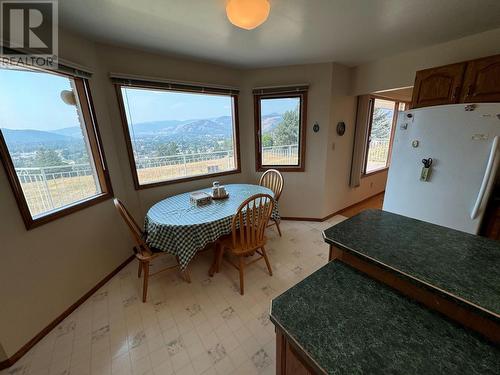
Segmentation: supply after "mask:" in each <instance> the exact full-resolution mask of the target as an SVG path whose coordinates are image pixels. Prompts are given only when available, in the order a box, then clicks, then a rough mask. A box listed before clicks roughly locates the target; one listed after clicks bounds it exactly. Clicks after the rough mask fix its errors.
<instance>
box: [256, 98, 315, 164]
mask: <svg viewBox="0 0 500 375" xmlns="http://www.w3.org/2000/svg"><path fill="white" fill-rule="evenodd" d="M289 98H300V114H299V118H300V124H299V142H298V144H299V151H298V156H299V161H298V164H297V165H262V153H261V150H262V144H261V121H260V120H261V100H262V99H289ZM254 127H255V170H256V171H257V172H265V171H267V170H268V169H276V170H278V171H280V172H304V171H305V166H306V134H307V90H305V91H301V92H296V93H295V92H293V91H291V92H278V93H262V94H261V93H255V92H254Z"/></svg>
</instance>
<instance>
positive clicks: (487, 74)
mask: <svg viewBox="0 0 500 375" xmlns="http://www.w3.org/2000/svg"><path fill="white" fill-rule="evenodd" d="M498 82H500V55H496V56H490V57H485V58H482V59H477V60H470V61H464V62H461V63H458V64H451V65H445V66H440V67H436V68H430V69H425V70H420V71H418V72H417V73H416V76H415V84H414V86H413V98H412V104H411V108H420V107H429V106H433V105H443V104H455V103H484V102H500V85H498Z"/></svg>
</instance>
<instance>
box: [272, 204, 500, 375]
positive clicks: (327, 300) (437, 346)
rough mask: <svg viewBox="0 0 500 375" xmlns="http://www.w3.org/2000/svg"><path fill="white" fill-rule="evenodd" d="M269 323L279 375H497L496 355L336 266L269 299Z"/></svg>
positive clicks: (409, 302)
mask: <svg viewBox="0 0 500 375" xmlns="http://www.w3.org/2000/svg"><path fill="white" fill-rule="evenodd" d="M368 216H369V217H372V218H375V220H380V224H382V221H385V222H388V223H391V220H390V218H388V217H387V216H385V215H380V213H378V212H373V211H371V212H368V213H367V214H365V215H362V216H361V217H360V218H359V219H358V220H359V221H358V223H360V224H362V221H363V220H364V219H366V218H367V217H368ZM381 216H385V218H381ZM358 225H359V224H358ZM344 227H345V226H344ZM334 228H337V227H334ZM346 229H348V228H344V230H346ZM394 229H395V228H394V227H393V230H394ZM339 232H342V230H338V231H337V230H335V231H334V234H335V236H338V235H339V234H338V233H339ZM328 234H332V230H327V231H326V232H325V235H328ZM356 234H359V235H360V236H361V238H363V233H362V231H360V230H359V229H358V230H357V231H356ZM382 235H384V236H391V234H390V231H387V230H384V232H383V234H382ZM452 237H453V235H452ZM426 238H427V237H426ZM355 240H356V239H354V238H353V239H352V241H355ZM360 241H361V240H360ZM479 243H481V241H480V242H479ZM376 246H377V243H376V242H375V244H374V247H376ZM486 247H488V246H487V245H486ZM408 263H409V264H410V265H414V263H413V262H408ZM438 274H439V272H438ZM431 275H432V274H431ZM478 298H479V297H478ZM485 300H487V301H489V299H488V298H485ZM271 320H272V322H273V323H274V324H275V325H276V327H277V333H278V341H277V343H278V345H277V356H278V358H277V363H278V371H277V373H278V374H285V373H293V374H312V373H326V374H353V373H367V374H389V373H401V374H456V373H464V374H499V373H500V350H499V349H498V347H496V346H495V345H493V344H490V343H488V342H487V341H485V340H483V339H482V338H481V337H480V336H478V335H477V334H476V333H473V332H472V331H469V330H467V329H465V328H462V327H460V326H459V325H457V324H455V323H452V322H451V321H449V320H447V319H446V318H444V317H442V316H441V315H439V314H438V313H435V312H433V311H431V310H429V309H427V308H425V307H422V306H421V305H419V304H418V303H416V302H413V301H412V300H410V299H408V298H406V297H404V296H402V295H400V294H399V293H397V292H395V291H394V290H392V289H391V288H390V287H387V286H385V285H384V284H382V283H380V282H378V281H375V280H373V279H371V278H369V277H368V276H366V275H364V274H362V273H360V272H359V271H357V270H354V269H353V268H351V267H350V266H348V265H346V264H343V263H341V262H339V261H333V262H330V263H328V264H327V265H325V266H324V267H323V268H321V269H320V270H318V271H317V272H315V273H313V274H312V275H310V276H309V277H307V278H306V279H304V280H303V281H301V282H300V283H298V284H297V285H295V286H294V287H292V288H291V289H289V290H288V291H286V292H285V293H283V294H282V295H280V296H279V297H277V298H276V299H274V300H273V301H272V306H271ZM285 356H286V358H285Z"/></svg>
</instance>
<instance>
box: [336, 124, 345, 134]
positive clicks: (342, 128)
mask: <svg viewBox="0 0 500 375" xmlns="http://www.w3.org/2000/svg"><path fill="white" fill-rule="evenodd" d="M344 133H345V122H344V121H341V122H339V123H338V124H337V134H338V135H340V136H343V135H344Z"/></svg>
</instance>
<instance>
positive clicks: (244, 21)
mask: <svg viewBox="0 0 500 375" xmlns="http://www.w3.org/2000/svg"><path fill="white" fill-rule="evenodd" d="M270 9H271V5H270V4H269V0H228V2H227V5H226V14H227V18H228V19H229V21H231V23H232V24H233V25H235V26H238V27H241V28H242V29H246V30H252V29H255V28H256V27H257V26H259V25H262V24H263V23H264V22H265V21H266V20H267V17H268V16H269V10H270Z"/></svg>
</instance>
